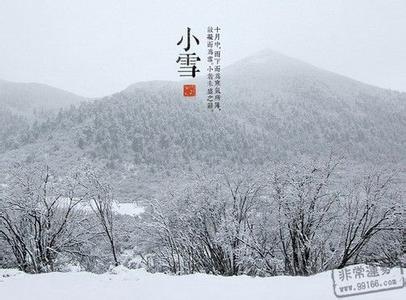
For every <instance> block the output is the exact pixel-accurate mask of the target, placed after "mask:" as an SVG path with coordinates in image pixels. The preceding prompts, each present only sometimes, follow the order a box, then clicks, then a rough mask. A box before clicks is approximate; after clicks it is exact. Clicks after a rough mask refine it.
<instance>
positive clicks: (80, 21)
mask: <svg viewBox="0 0 406 300" xmlns="http://www.w3.org/2000/svg"><path fill="white" fill-rule="evenodd" d="M208 25H219V26H221V27H222V29H223V37H222V39H223V46H222V47H223V57H224V62H223V65H227V64H230V63H232V62H235V61H237V60H239V59H241V58H243V57H245V56H248V55H251V54H253V53H255V52H258V51H260V50H262V49H264V48H269V49H273V50H276V51H278V52H281V53H283V54H287V55H289V56H292V57H296V58H299V59H301V60H304V61H306V62H309V63H312V64H314V65H316V66H318V67H321V68H324V69H327V70H330V71H333V72H337V73H340V74H343V75H347V76H349V77H352V78H355V79H358V80H360V81H363V82H367V83H370V84H373V85H377V86H380V87H386V88H392V89H397V90H402V91H406V1H405V0H399V1H393V0H381V1H377V0H362V1H361V0H357V1H355V0H348V1H339V0H331V1H328V0H320V1H311V0H307V1H304V0H303V1H289V0H280V1H275V0H268V1H256V0H249V1H237V0H232V1H226V0H222V1H210V0H204V1H185V0H182V1H178V0H176V1H173V0H170V1H169V0H168V1H152V0H144V1H135V0H133V1H129V0H128V1H125V0H115V1H113V0H111V1H107V0H92V1H86V0H47V1H43V0H35V1H34V0H32V1H30V0H25V1H22V0H0V78H1V79H6V80H10V81H21V82H40V83H46V84H49V85H52V86H55V87H59V88H63V89H66V90H69V91H72V92H74V93H77V94H80V95H83V96H88V97H96V96H103V95H107V94H111V93H113V92H117V91H120V90H122V89H124V88H125V87H126V86H128V85H130V84H132V83H134V82H138V81H145V80H155V79H169V80H177V79H178V78H179V77H178V73H177V65H176V63H175V60H176V58H177V54H178V53H179V47H178V46H176V42H177V41H178V40H179V38H180V36H181V35H182V34H184V33H185V28H186V27H187V26H189V27H191V28H192V31H193V32H195V33H196V35H197V36H198V37H201V38H202V39H203V40H204V34H203V33H204V30H205V29H206V27H207V26H208ZM198 51H200V52H201V53H202V54H203V55H204V52H205V49H204V47H202V48H201V49H200V50H198Z"/></svg>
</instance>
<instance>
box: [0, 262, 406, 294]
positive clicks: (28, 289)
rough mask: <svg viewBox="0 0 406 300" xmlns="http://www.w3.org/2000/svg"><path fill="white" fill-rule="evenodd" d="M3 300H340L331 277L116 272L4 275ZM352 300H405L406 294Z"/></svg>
mask: <svg viewBox="0 0 406 300" xmlns="http://www.w3.org/2000/svg"><path fill="white" fill-rule="evenodd" d="M0 299H1V300H24V299H28V300H37V299H38V300H51V299H52V300H55V299H57V300H64V299H72V300H73V299H75V300H102V299H109V300H115V299H118V300H126V299H128V300H130V299H131V300H138V299H140V300H152V299H154V300H171V299H174V300H175V299H176V300H183V299H184V300H200V299H201V300H203V299H204V300H208V299H213V300H214V299H216V300H217V299H232V300H251V299H276V300H283V299H294V300H296V299H298V300H316V299H320V300H329V299H337V298H336V296H335V295H334V293H333V288H332V278H331V273H330V272H325V273H321V274H318V275H315V276H311V277H287V276H281V277H270V278H251V277H247V276H238V277H221V276H212V275H204V274H194V275H187V276H170V275H164V274H150V273H147V272H145V271H144V270H142V269H139V270H127V269H125V268H120V267H118V268H117V269H115V270H113V272H110V273H106V274H102V275H96V274H91V273H87V272H76V273H75V272H71V273H49V274H39V275H29V274H23V273H21V272H18V271H15V270H1V269H0ZM349 299H354V300H356V299H362V300H368V299H370V300H371V299H374V300H389V299H391V300H405V299H406V288H402V289H396V290H389V291H382V292H376V293H372V294H365V295H360V296H355V297H351V298H349Z"/></svg>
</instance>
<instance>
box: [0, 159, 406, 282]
mask: <svg viewBox="0 0 406 300" xmlns="http://www.w3.org/2000/svg"><path fill="white" fill-rule="evenodd" d="M341 162H342V161H341V160H339V159H337V158H335V157H333V156H330V157H329V158H326V159H319V160H310V159H302V160H300V161H296V162H292V163H284V164H275V165H272V166H271V165H270V166H268V167H264V168H261V169H255V171H253V170H239V169H224V170H222V171H221V172H216V173H215V174H214V173H210V172H202V173H200V174H198V175H192V174H191V176H192V177H193V180H191V181H190V183H188V184H187V185H186V186H182V187H176V188H173V189H172V190H170V191H168V192H167V193H162V194H161V195H160V196H159V197H158V198H154V199H147V201H145V203H144V205H145V208H146V211H145V213H143V214H142V215H140V216H134V217H130V216H122V215H118V214H116V213H114V211H113V210H112V205H113V202H114V190H115V188H114V186H112V185H111V184H109V183H108V180H106V175H105V174H104V172H102V171H100V170H95V169H94V168H91V167H90V166H80V167H76V168H72V170H71V171H70V172H69V173H62V172H61V171H60V170H55V169H51V168H49V167H48V166H46V165H44V164H42V163H30V164H19V165H14V166H13V169H12V173H11V176H10V178H9V181H8V184H7V186H6V187H4V188H3V189H2V193H1V195H0V264H1V265H0V266H1V267H18V268H19V269H21V270H24V271H26V272H31V273H41V272H49V271H55V270H65V269H67V268H69V267H70V266H73V265H74V266H79V267H80V268H81V269H83V270H89V271H93V272H101V271H104V270H106V269H108V268H109V267H110V266H114V265H119V264H124V265H126V266H128V267H145V268H147V269H148V270H149V271H152V272H167V273H174V274H186V273H194V272H203V273H211V274H221V275H239V274H248V275H256V276H274V275H282V274H284V275H310V274H315V273H317V272H321V271H324V270H328V269H332V268H341V267H344V266H346V265H349V264H354V263H361V262H365V263H377V264H380V265H385V266H391V265H396V264H398V263H399V262H400V261H401V258H402V255H404V254H405V253H404V249H402V241H403V242H404V240H403V239H404V236H403V235H404V233H405V232H404V230H405V228H404V224H405V222H404V221H405V220H404V219H402V218H404V215H403V210H404V203H403V202H402V190H401V187H400V185H399V182H398V181H397V178H398V177H397V173H396V172H394V171H393V170H389V169H377V170H372V169H369V170H368V171H366V172H360V173H359V174H358V175H354V177H351V178H347V177H345V178H343V177H342V168H340V163H341ZM402 234H403V235H402ZM135 261H136V262H137V263H134V262H135Z"/></svg>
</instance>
